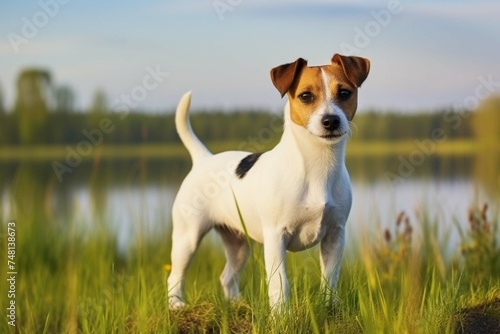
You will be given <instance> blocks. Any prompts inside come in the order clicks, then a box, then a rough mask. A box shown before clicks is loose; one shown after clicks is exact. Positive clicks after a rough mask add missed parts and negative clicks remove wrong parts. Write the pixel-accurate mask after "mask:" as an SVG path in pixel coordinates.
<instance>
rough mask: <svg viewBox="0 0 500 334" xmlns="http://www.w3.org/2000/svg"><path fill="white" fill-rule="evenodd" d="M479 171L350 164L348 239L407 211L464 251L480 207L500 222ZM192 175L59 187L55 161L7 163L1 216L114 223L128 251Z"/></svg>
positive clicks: (380, 161) (109, 166)
mask: <svg viewBox="0 0 500 334" xmlns="http://www.w3.org/2000/svg"><path fill="white" fill-rule="evenodd" d="M498 160H500V159H498V157H496V159H495V163H496V164H497V166H498ZM477 164H478V162H477V161H476V159H474V158H471V157H469V158H463V157H462V158H450V157H448V158H442V157H432V158H429V159H428V161H426V163H425V164H422V165H421V166H418V167H417V168H415V171H414V172H413V173H412V175H410V176H407V177H406V178H402V179H400V181H401V182H399V183H397V184H392V183H390V182H388V178H387V173H388V172H390V173H395V174H397V168H398V160H397V158H396V157H384V158H375V157H373V158H371V159H366V158H364V159H359V158H358V159H349V160H348V168H349V170H350V174H351V180H352V185H353V207H352V210H351V215H350V217H349V222H348V238H349V237H350V236H353V235H354V236H355V235H359V234H360V233H368V234H373V235H374V236H375V235H376V234H377V233H380V231H381V230H382V229H385V228H389V229H392V230H394V228H395V221H396V217H397V215H398V213H399V212H401V211H405V213H406V214H407V215H408V216H409V217H410V221H411V224H412V226H413V227H414V228H415V230H416V233H418V231H419V222H420V221H421V220H419V217H421V216H423V215H425V214H426V215H427V216H428V217H429V218H430V219H431V220H432V221H436V222H438V223H439V225H440V227H441V226H442V229H441V230H442V231H443V233H444V232H445V231H449V230H453V233H451V236H450V244H451V246H450V247H451V248H453V247H456V245H457V243H458V241H459V239H458V234H457V232H456V229H455V228H453V222H456V223H458V224H460V225H461V226H464V227H465V226H466V225H467V217H468V211H469V209H470V208H471V207H472V206H474V205H477V206H479V205H481V204H482V203H484V202H488V203H489V204H490V207H491V210H490V211H489V213H490V217H491V218H493V216H494V215H496V217H497V219H498V214H499V210H498V209H499V205H498V198H499V197H498V191H495V189H497V188H498V187H496V185H497V184H498V182H500V172H499V171H498V169H495V168H493V169H491V168H490V170H493V173H492V175H489V176H488V177H487V178H486V182H485V177H484V175H478V174H477V168H476V167H475V166H477ZM189 168H190V162H189V161H183V160H172V161H167V160H165V161H158V160H148V159H138V160H118V161H101V162H98V163H96V162H87V163H84V164H82V165H81V166H79V167H78V168H77V169H75V171H73V172H72V173H71V174H66V175H65V178H64V180H63V182H58V180H57V178H56V177H55V175H54V173H53V171H52V169H51V167H50V162H48V163H44V162H38V163H33V162H29V163H28V162H27V163H9V164H6V163H4V164H1V163H0V196H1V202H0V203H1V205H2V209H1V211H0V213H1V215H2V216H3V221H6V220H9V219H18V218H17V216H18V212H19V210H36V209H37V207H38V206H39V208H38V209H39V210H40V212H43V214H46V215H48V216H49V217H50V220H52V221H54V223H56V224H61V225H64V224H68V223H72V222H76V223H77V224H80V225H81V226H84V227H89V228H92V227H93V226H94V225H95V224H102V223H104V224H108V226H110V227H111V228H112V229H113V230H114V231H115V232H116V234H117V236H118V239H119V244H120V246H121V247H125V246H126V245H127V244H129V243H130V241H131V240H133V239H134V238H135V237H137V236H138V235H143V234H154V233H159V232H160V231H164V230H165V228H168V226H169V225H170V224H171V218H170V212H171V207H172V202H173V199H174V197H175V194H176V192H177V189H178V187H179V185H180V182H181V181H182V179H183V177H184V176H185V175H186V174H187V172H188V170H189ZM499 169H500V168H499ZM495 183H496V184H495Z"/></svg>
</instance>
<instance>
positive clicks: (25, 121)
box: [14, 68, 52, 144]
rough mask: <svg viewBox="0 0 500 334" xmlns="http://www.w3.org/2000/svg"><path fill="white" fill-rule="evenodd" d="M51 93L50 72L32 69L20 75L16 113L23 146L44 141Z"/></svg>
mask: <svg viewBox="0 0 500 334" xmlns="http://www.w3.org/2000/svg"><path fill="white" fill-rule="evenodd" d="M51 92H52V89H51V77H50V73H49V72H48V71H46V70H43V69H39V68H31V69H26V70H23V71H22V72H21V73H20V74H19V77H18V79H17V97H16V102H15V107H14V112H15V115H16V118H17V121H18V128H19V137H20V138H19V141H20V143H21V144H33V143H36V142H37V141H41V140H43V130H44V127H45V122H46V119H47V114H48V111H49V109H50V103H51V100H52V95H51Z"/></svg>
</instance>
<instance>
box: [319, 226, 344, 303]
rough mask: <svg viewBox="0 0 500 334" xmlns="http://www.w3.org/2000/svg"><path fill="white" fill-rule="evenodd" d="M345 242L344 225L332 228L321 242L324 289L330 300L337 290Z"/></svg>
mask: <svg viewBox="0 0 500 334" xmlns="http://www.w3.org/2000/svg"><path fill="white" fill-rule="evenodd" d="M344 242H345V231H344V225H343V224H342V225H337V226H335V227H332V228H331V229H330V230H329V231H328V232H327V234H326V236H325V237H324V238H323V240H322V241H321V253H320V260H321V273H322V275H323V281H322V288H323V291H324V292H325V293H326V295H327V298H328V300H330V299H331V298H332V297H333V293H335V290H336V288H337V281H338V279H339V272H340V262H341V259H342V253H343V251H344Z"/></svg>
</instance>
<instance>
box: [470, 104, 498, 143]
mask: <svg viewBox="0 0 500 334" xmlns="http://www.w3.org/2000/svg"><path fill="white" fill-rule="evenodd" d="M473 125H474V133H475V135H476V138H477V139H478V140H479V141H480V142H481V146H482V147H483V148H485V147H486V148H496V147H498V145H500V95H493V96H490V97H489V98H488V99H486V100H484V101H483V102H482V103H481V104H480V105H479V107H478V108H477V110H476V112H475V114H474V118H473Z"/></svg>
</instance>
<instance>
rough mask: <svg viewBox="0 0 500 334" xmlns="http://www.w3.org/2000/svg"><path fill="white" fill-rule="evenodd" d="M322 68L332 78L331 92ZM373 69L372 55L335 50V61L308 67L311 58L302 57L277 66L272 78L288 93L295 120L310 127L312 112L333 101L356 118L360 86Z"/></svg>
mask: <svg viewBox="0 0 500 334" xmlns="http://www.w3.org/2000/svg"><path fill="white" fill-rule="evenodd" d="M322 71H323V72H324V73H325V75H326V76H327V78H328V83H329V87H327V88H326V89H327V90H328V92H327V91H326V89H325V80H324V78H323V74H322ZM369 71H370V61H369V60H368V59H365V58H361V57H353V56H350V57H348V56H342V55H339V54H335V55H334V56H333V57H332V60H331V63H330V64H329V65H324V66H312V67H308V66H307V61H305V60H304V59H302V58H299V59H297V60H296V61H295V62H294V63H290V64H284V65H281V66H278V67H275V68H273V69H272V70H271V78H272V81H273V83H274V85H275V87H276V88H277V89H278V91H279V92H280V93H281V95H282V96H283V95H284V94H286V93H287V94H288V97H289V102H290V114H291V119H292V121H293V122H294V123H296V124H298V125H300V126H302V127H307V125H308V123H309V119H310V117H311V115H312V114H313V113H314V112H315V111H317V110H318V108H321V107H323V108H327V107H328V104H330V103H335V104H336V105H337V106H338V107H340V108H341V109H342V110H343V111H344V113H345V115H346V118H347V119H348V120H349V121H350V120H352V119H353V117H354V115H355V113H356V109H357V104H358V103H357V101H358V87H359V86H361V84H362V83H363V81H364V80H365V79H366V77H367V76H368V73H369ZM346 92H347V95H348V96H347V97H346V95H345V94H346ZM328 97H329V101H326V99H327V98H328Z"/></svg>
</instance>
